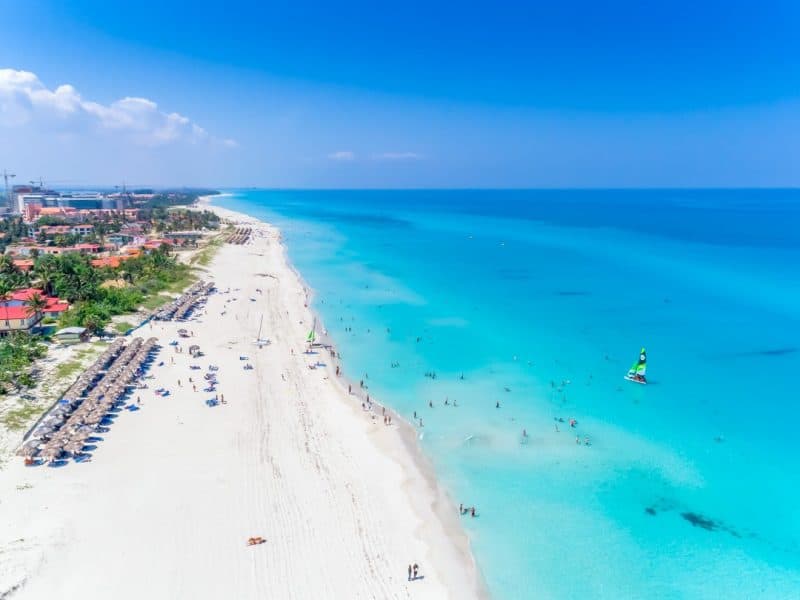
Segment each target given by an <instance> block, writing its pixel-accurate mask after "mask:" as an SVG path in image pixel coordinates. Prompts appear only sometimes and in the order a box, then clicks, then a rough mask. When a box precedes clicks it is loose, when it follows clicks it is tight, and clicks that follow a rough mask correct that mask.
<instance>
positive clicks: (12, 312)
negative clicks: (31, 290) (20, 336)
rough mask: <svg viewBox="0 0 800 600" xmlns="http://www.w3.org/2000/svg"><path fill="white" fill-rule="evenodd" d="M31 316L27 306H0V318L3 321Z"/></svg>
mask: <svg viewBox="0 0 800 600" xmlns="http://www.w3.org/2000/svg"><path fill="white" fill-rule="evenodd" d="M31 316H32V315H31V312H30V309H29V308H28V307H27V306H5V305H3V306H0V320H3V321H8V320H9V319H29V318H30V317H31Z"/></svg>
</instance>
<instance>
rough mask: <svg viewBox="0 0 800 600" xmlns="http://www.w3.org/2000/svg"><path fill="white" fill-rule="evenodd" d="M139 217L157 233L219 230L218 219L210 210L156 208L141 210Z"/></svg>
mask: <svg viewBox="0 0 800 600" xmlns="http://www.w3.org/2000/svg"><path fill="white" fill-rule="evenodd" d="M139 217H140V218H141V219H142V220H145V221H149V222H150V225H151V227H152V230H153V231H156V232H158V233H166V234H169V232H171V231H202V230H208V229H219V217H218V216H217V215H216V214H214V213H213V212H211V211H210V210H186V209H182V208H178V209H175V208H164V207H158V208H152V209H141V210H140V211H139ZM167 237H169V236H167Z"/></svg>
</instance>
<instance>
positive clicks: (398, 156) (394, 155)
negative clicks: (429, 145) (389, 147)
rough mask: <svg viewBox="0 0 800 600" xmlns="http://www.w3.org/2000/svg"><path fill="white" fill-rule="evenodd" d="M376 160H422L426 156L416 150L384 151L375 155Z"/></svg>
mask: <svg viewBox="0 0 800 600" xmlns="http://www.w3.org/2000/svg"><path fill="white" fill-rule="evenodd" d="M373 158H374V159H375V160H422V159H423V158H424V157H423V156H422V155H421V154H417V153H416V152H384V153H383V154H376V155H375V156H373Z"/></svg>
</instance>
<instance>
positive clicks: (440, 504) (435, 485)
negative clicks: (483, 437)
mask: <svg viewBox="0 0 800 600" xmlns="http://www.w3.org/2000/svg"><path fill="white" fill-rule="evenodd" d="M225 196H230V194H219V195H213V196H201V197H200V198H198V200H197V202H196V203H195V204H196V205H197V206H198V207H201V208H203V209H205V210H210V211H213V212H215V213H216V214H218V215H219V216H220V217H221V218H223V219H229V220H235V221H241V222H249V223H259V224H262V225H265V226H267V227H270V228H272V229H274V230H275V231H276V232H278V243H279V245H280V248H281V253H282V257H283V261H284V262H285V264H286V266H287V267H288V269H289V270H290V271H291V272H292V273H293V274H294V276H295V277H296V278H297V280H298V281H299V283H300V285H301V286H302V288H303V290H304V292H305V294H306V303H305V304H306V306H305V307H304V308H305V309H306V310H307V311H308V312H309V313H310V315H311V316H312V317H313V319H315V320H316V322H317V324H318V328H319V329H320V330H321V331H325V332H327V328H326V327H325V324H324V323H325V322H324V320H323V319H322V317H321V315H320V314H319V313H318V311H316V310H314V309H313V308H312V301H313V299H314V296H315V294H316V292H315V290H314V288H313V287H311V286H310V285H309V284H308V282H307V281H306V280H305V279H304V278H303V275H302V273H300V271H299V270H298V269H297V267H296V266H295V265H294V264H293V263H292V261H291V260H290V259H289V250H288V247H287V245H286V242H285V241H284V239H283V232H282V231H281V230H280V229H279V228H278V227H276V226H275V225H272V224H271V223H268V222H265V221H262V220H260V219H258V218H256V217H252V216H250V215H248V214H245V213H241V212H238V211H234V210H231V209H228V208H225V207H222V206H218V205H216V204H214V199H216V198H220V197H225ZM324 337H325V340H326V342H327V343H328V344H330V346H331V347H332V348H335V347H336V344H335V342H334V340H333V339H332V337H331V336H330V335H329V334H327V333H325V335H324ZM337 365H338V366H340V367H341V375H340V376H339V377H336V376H335V375H334V376H333V377H332V378H331V380H332V381H334V382H336V383H337V384H338V387H339V388H340V390H341V392H342V393H343V394H344V395H346V396H353V397H355V398H356V399H357V401H358V402H360V401H361V400H362V399H363V398H362V395H361V394H360V393H359V392H360V390H359V389H358V383H357V382H356V381H354V380H353V379H351V378H350V377H349V376H348V375H347V374H346V372H345V370H344V363H343V362H342V361H341V359H340V358H339V356H338V354H337V355H336V357H335V359H334V364H333V365H332V366H333V367H335V366H337ZM329 370H331V369H329ZM348 384H350V385H352V387H353V393H352V394H348V391H347V386H348ZM370 399H371V401H372V403H373V404H375V405H377V406H378V407H380V408H385V409H386V413H387V415H389V416H391V418H392V421H393V423H397V430H396V431H397V434H398V437H399V438H400V441H401V442H402V445H403V448H404V451H405V452H404V453H399V452H397V451H396V448H388V447H386V445H384V446H383V448H382V450H383V451H384V452H387V453H389V454H390V455H392V458H393V459H395V460H399V461H402V462H403V463H404V464H403V469H404V471H405V473H406V477H407V480H408V481H407V483H409V484H410V487H413V485H414V481H412V480H414V479H417V480H419V479H420V478H421V479H422V480H423V481H424V485H425V486H426V487H427V490H426V491H427V495H428V496H427V498H424V499H423V498H422V497H421V496H420V497H416V496H415V495H414V494H412V493H408V500H409V502H410V503H411V504H412V506H414V507H415V512H417V513H418V514H420V513H421V514H422V515H426V513H427V516H433V517H434V518H435V519H437V520H438V521H439V522H440V523H441V524H442V526H443V527H444V529H445V531H446V533H447V537H448V539H449V542H450V543H451V544H452V545H453V546H454V548H455V550H456V552H457V554H458V559H459V562H462V563H466V564H467V565H468V570H469V571H470V572H471V578H472V579H473V581H474V594H475V595H474V596H473V597H475V598H478V599H480V600H489V598H490V595H489V592H488V589H487V588H486V584H485V582H484V581H483V577H482V576H481V574H480V571H479V569H478V566H477V563H476V561H475V557H474V555H473V554H472V549H471V547H470V542H469V537H468V536H467V533H466V531H465V530H464V528H463V526H462V525H461V522H460V520H459V519H458V518H457V516H456V511H457V510H458V506H457V505H456V503H455V502H454V501H453V498H452V497H451V496H450V495H449V494H448V493H447V491H446V490H445V489H444V488H443V487H442V485H441V484H440V483H439V480H438V479H437V477H436V471H435V468H434V466H433V463H432V462H431V460H430V458H429V457H428V456H427V455H426V454H425V452H424V450H423V449H422V447H421V446H420V443H419V438H418V435H417V431H416V429H414V426H413V425H412V424H411V423H409V422H408V421H407V420H406V419H405V418H404V417H403V416H402V415H400V414H399V413H397V412H396V411H395V410H394V409H392V408H391V407H390V406H387V405H384V404H382V403H381V402H380V400H375V399H374V398H370ZM352 408H353V410H354V411H355V410H357V409H358V407H357V406H355V404H353V405H352ZM406 491H407V492H409V490H406ZM457 566H458V565H452V567H454V568H455V567H457Z"/></svg>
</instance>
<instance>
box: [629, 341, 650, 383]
mask: <svg viewBox="0 0 800 600" xmlns="http://www.w3.org/2000/svg"><path fill="white" fill-rule="evenodd" d="M646 373H647V353H646V352H645V350H644V348H642V349H641V350H640V351H639V360H637V361H636V362H635V363H633V366H632V367H631V368H630V369H628V374H627V375H625V379H627V380H628V381H633V382H634V383H641V384H646V383H647V378H646V377H645V374H646Z"/></svg>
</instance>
